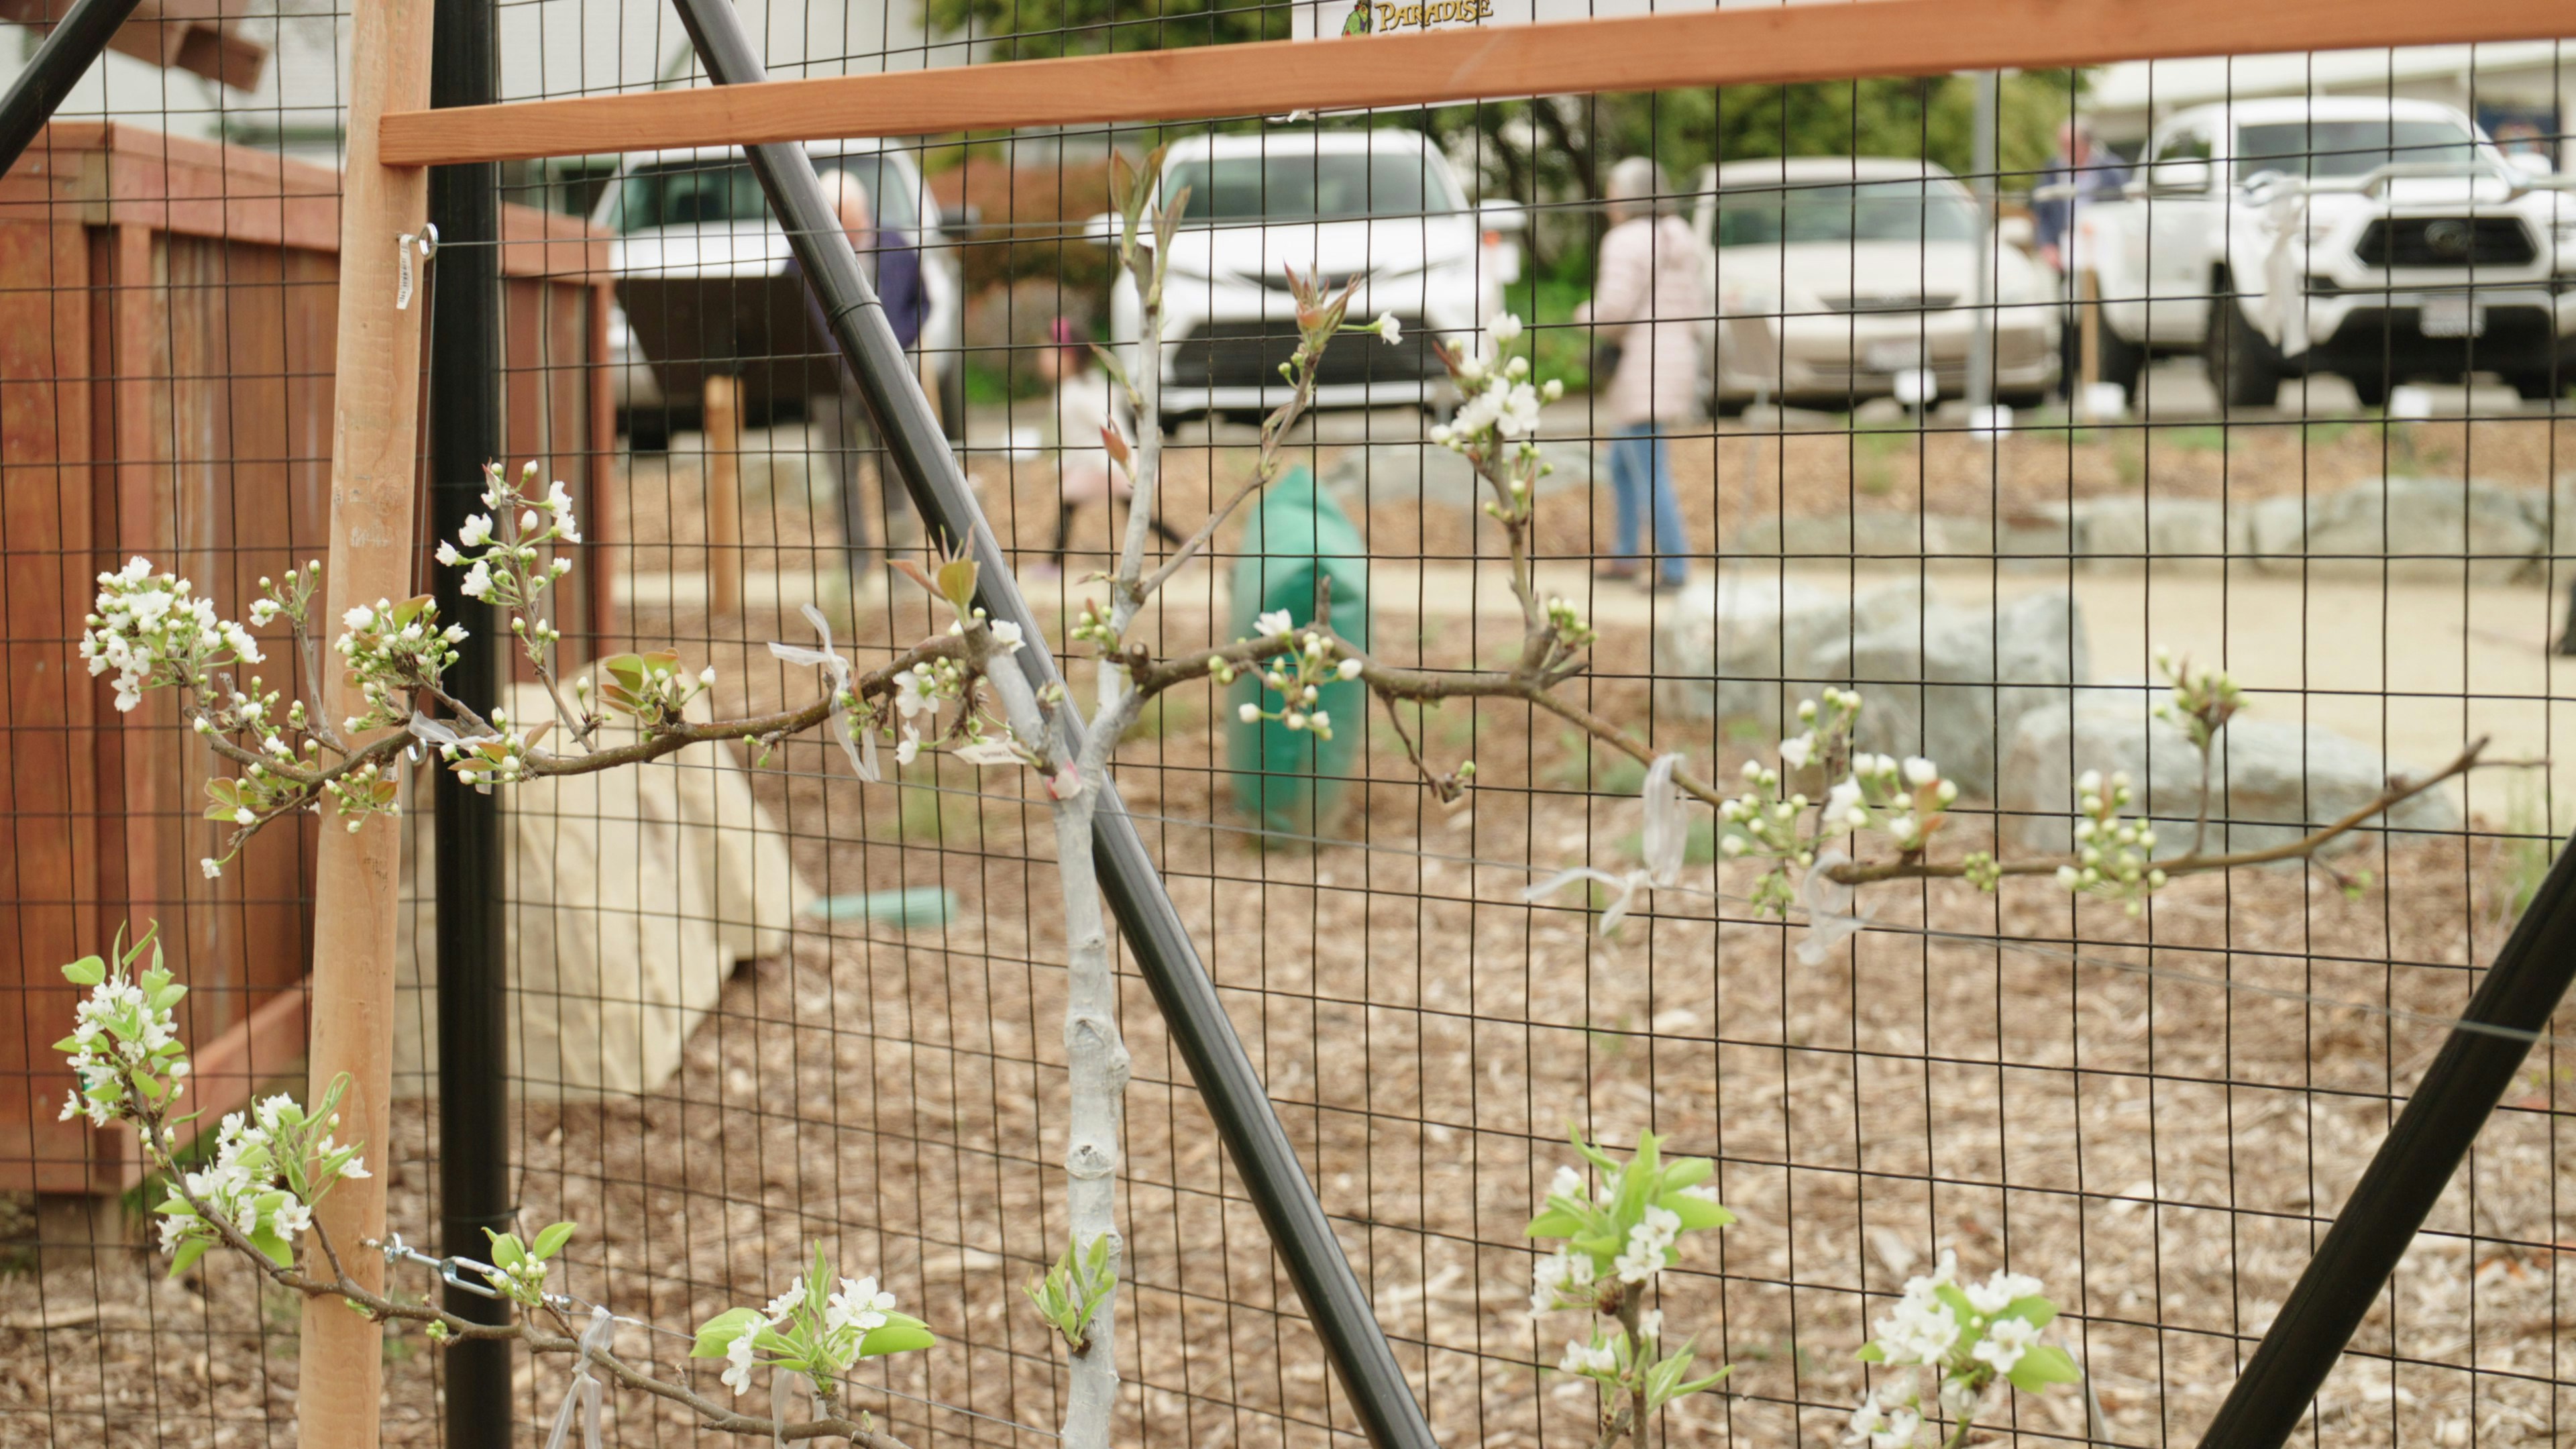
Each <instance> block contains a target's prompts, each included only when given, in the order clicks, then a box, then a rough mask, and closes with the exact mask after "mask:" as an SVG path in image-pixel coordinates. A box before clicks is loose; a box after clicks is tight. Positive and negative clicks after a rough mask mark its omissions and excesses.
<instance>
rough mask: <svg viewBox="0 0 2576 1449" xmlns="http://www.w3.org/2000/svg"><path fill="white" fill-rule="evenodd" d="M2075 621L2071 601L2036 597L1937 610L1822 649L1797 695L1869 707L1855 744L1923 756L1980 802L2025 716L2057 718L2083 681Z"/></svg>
mask: <svg viewBox="0 0 2576 1449" xmlns="http://www.w3.org/2000/svg"><path fill="white" fill-rule="evenodd" d="M2086 653H2087V651H2086V646H2085V641H2084V615H2083V611H2082V610H2081V609H2079V608H2078V607H2077V606H2076V603H2075V598H2074V596H2073V595H2072V594H2069V593H2066V592H2064V591H2053V592H2049V593H2040V594H2033V595H2031V596H2029V597H2028V598H2025V599H2022V600H2020V601H2018V602H2016V603H2013V604H2010V605H2007V606H2005V607H2004V608H2002V609H2000V610H1986V609H1956V608H1950V607H1947V606H1944V605H1939V604H1935V605H1932V606H1931V607H1930V608H1928V609H1920V610H1916V611H1913V612H1911V613H1909V614H1908V615H1906V616H1903V617H1898V618H1892V619H1887V620H1884V621H1880V622H1877V624H1876V627H1873V628H1870V629H1868V630H1867V631H1866V632H1858V633H1846V634H1843V635H1840V636H1839V637H1828V638H1825V639H1822V640H1820V641H1819V647H1818V648H1817V649H1816V651H1815V653H1814V655H1813V656H1812V658H1811V660H1809V661H1808V664H1809V668H1808V669H1807V670H1806V671H1805V672H1804V673H1801V672H1800V670H1799V669H1798V667H1797V665H1798V662H1799V661H1796V660H1793V661H1792V663H1791V668H1790V669H1789V670H1788V671H1787V672H1788V673H1789V674H1790V675H1791V676H1792V677H1793V679H1795V680H1797V683H1796V685H1795V686H1794V687H1795V688H1796V691H1797V692H1798V693H1799V694H1800V695H1809V694H1813V693H1814V692H1816V690H1818V689H1820V688H1822V687H1823V686H1824V685H1827V684H1834V685H1840V686H1843V687H1845V688H1849V689H1856V690H1858V691H1859V692H1860V694H1861V697H1862V698H1863V699H1864V700H1865V701H1867V707H1866V708H1865V709H1864V710H1863V711H1862V713H1861V721H1860V744H1861V745H1862V747H1863V748H1866V749H1871V750H1876V751H1879V752H1880V753H1883V754H1891V755H1928V756H1930V757H1931V758H1932V759H1933V760H1935V761H1937V762H1938V763H1939V764H1940V766H1941V770H1942V773H1943V774H1944V775H1946V776H1947V777H1948V778H1950V779H1952V780H1955V781H1957V782H1958V785H1959V788H1960V789H1962V790H1964V791H1967V792H1968V793H1970V794H1972V795H1982V796H1985V797H1987V798H1989V799H1991V798H1993V797H1994V793H1995V780H1996V774H1995V768H1996V763H1997V759H1998V757H1999V756H2000V755H2001V754H2002V753H2003V750H2004V747H2005V745H2006V744H2007V743H2008V742H2009V741H2011V739H2012V738H2013V735H2014V732H2015V731H2016V730H2017V729H2019V727H2020V725H2021V721H2022V719H2023V717H2024V716H2025V715H2028V714H2029V713H2031V712H2032V711H2034V710H2040V709H2046V708H2049V707H2051V706H2058V707H2063V706H2064V705H2065V704H2066V702H2067V701H2068V699H2069V691H2070V689H2071V688H2072V687H2073V686H2075V685H2077V684H2081V683H2083V682H2084V680H2085V678H2086V666H2087V659H2086Z"/></svg>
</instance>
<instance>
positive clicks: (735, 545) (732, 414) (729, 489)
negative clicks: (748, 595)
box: [702, 372, 742, 616]
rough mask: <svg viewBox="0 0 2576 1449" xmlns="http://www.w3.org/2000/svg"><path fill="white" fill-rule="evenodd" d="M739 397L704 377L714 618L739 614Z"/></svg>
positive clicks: (727, 381)
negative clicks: (705, 379) (715, 616)
mask: <svg viewBox="0 0 2576 1449" xmlns="http://www.w3.org/2000/svg"><path fill="white" fill-rule="evenodd" d="M741 397H742V391H741V384H739V383H737V382H736V381H735V380H734V379H732V378H730V377H727V376H725V375H724V374H723V373H720V372H710V373H708V374H707V381H706V391H705V393H704V395H703V398H702V401H703V403H704V411H705V413H706V419H707V608H708V610H709V612H711V613H714V614H717V615H719V616H723V615H732V614H739V613H741V612H742V406H741Z"/></svg>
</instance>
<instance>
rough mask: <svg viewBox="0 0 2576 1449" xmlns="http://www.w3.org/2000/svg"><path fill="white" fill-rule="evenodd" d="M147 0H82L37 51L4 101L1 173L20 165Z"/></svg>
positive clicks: (0, 106)
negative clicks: (41, 132)
mask: <svg viewBox="0 0 2576 1449" xmlns="http://www.w3.org/2000/svg"><path fill="white" fill-rule="evenodd" d="M140 3H141V0H79V3H78V4H75V5H74V6H72V8H71V13H70V14H68V15H65V16H64V17H63V19H62V23H61V24H59V25H56V26H55V27H54V28H53V32H52V33H51V34H49V35H47V36H46V37H45V43H44V44H42V45H40V46H37V47H36V53H35V54H34V55H32V56H30V57H28V59H27V68H26V69H25V70H22V71H20V72H18V79H17V80H16V81H14V82H12V83H11V84H10V86H9V94H8V95H6V96H0V171H7V170H8V169H9V168H10V167H12V166H15V165H17V164H18V158H19V157H20V156H22V155H24V154H25V153H26V150H27V143H29V142H31V141H33V140H35V139H36V133H37V132H38V131H41V130H43V129H45V123H46V122H47V121H50V120H52V119H53V118H54V111H55V109H56V108H57V107H59V106H61V105H62V103H63V97H65V96H67V95H70V94H71V93H72V87H74V86H76V85H79V84H80V78H81V77H82V76H85V75H87V74H89V68H90V67H91V66H93V65H95V64H97V63H98V58H99V57H100V56H102V55H104V54H106V53H107V43H108V42H109V41H111V40H114V39H115V38H116V32H118V31H119V30H122V29H124V28H125V22H126V21H127V20H128V19H129V18H131V17H132V16H133V14H134V7H135V6H136V5H138V4H140Z"/></svg>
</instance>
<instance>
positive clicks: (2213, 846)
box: [1996, 684, 2460, 854]
mask: <svg viewBox="0 0 2576 1449" xmlns="http://www.w3.org/2000/svg"><path fill="white" fill-rule="evenodd" d="M2078 695H2079V697H2078V698H2076V699H2075V700H2073V701H2072V702H2071V703H2069V702H2064V701H2061V702H2059V703H2056V704H2052V705H2050V706H2048V707H2047V708H2044V709H2037V710H2033V711H2031V712H2030V713H2029V714H2027V715H2025V716H2023V718H2022V720H2021V723H2020V728H2019V729H2018V730H2017V731H2016V732H2015V733H2014V734H2013V736H2012V740H2011V744H2010V747H2009V749H2008V750H2007V752H2006V754H2005V757H2004V766H2003V786H2002V789H2001V791H2000V793H1999V794H1998V795H1997V797H1996V801H1997V804H1998V805H1999V806H2000V807H2001V810H2002V814H2003V827H2002V829H2003V837H2004V840H2005V841H2006V843H2007V844H2009V845H2012V846H2015V847H2018V848H2019V849H2021V850H2023V851H2027V852H2038V853H2043V854H2055V853H2058V852H2062V851H2065V850H2067V849H2068V848H2070V846H2071V845H2072V843H2073V829H2074V825H2073V821H2074V814H2075V806H2076V799H2075V797H2076V791H2075V781H2076V779H2077V778H2078V777H2079V776H2081V775H2082V774H2083V773H2084V772H2085V771H2087V770H2099V771H2101V772H2102V773H2103V774H2105V775H2109V774H2111V773H2113V772H2114V771H2126V772H2127V773H2128V775H2129V778H2130V780H2131V781H2132V782H2133V784H2135V785H2137V786H2140V787H2141V789H2140V799H2139V800H2138V801H2137V803H2136V804H2134V805H2132V806H2131V807H2130V808H2131V813H2132V814H2133V815H2136V814H2143V815H2146V816H2148V817H2149V818H2151V819H2153V820H2154V821H2155V824H2156V830H2157V832H2158V835H2159V837H2160V838H2159V841H2158V853H2160V854H2169V853H2176V852H2180V851H2183V850H2187V849H2189V848H2190V847H2191V836H2192V826H2193V822H2194V821H2195V820H2197V819H2198V817H2199V815H2200V813H2201V764H2200V755H2199V752H2198V751H2195V750H2194V749H2193V748H2192V747H2191V741H2190V739H2189V738H2188V737H2186V736H2185V735H2184V734H2183V732H2182V731H2181V730H2179V729H2177V728H2175V727H2174V726H2172V725H2169V724H2166V723H2164V722H2163V721H2161V720H2158V719H2156V718H2155V717H2154V716H2153V714H2152V713H2151V711H2152V710H2153V709H2154V708H2155V706H2156V704H2157V703H2158V702H2159V701H2161V700H2163V699H2164V698H2165V697H2166V691H2165V690H2164V689H2163V688H2162V687H2161V686H2148V685H2144V684H2140V685H2135V686H2129V687H2125V688H2120V689H2108V688H2100V687H2097V688H2092V689H2086V690H2081V691H2078ZM2420 773H2421V772H2420V771H2414V770H2410V769H2409V768H2408V767H2406V766H2404V765H2392V764H2391V763H2389V761H2388V760H2387V758H2386V757H2385V756H2383V755H2382V754H2381V753H2380V752H2379V751H2377V750H2374V749H2372V748H2370V747H2369V746H2367V745H2365V744H2362V743H2361V742H2359V741H2358V740H2354V739H2351V738H2348V737H2346V736H2344V735H2339V734H2337V733H2335V732H2334V731H2332V730H2329V729H2325V728H2322V727H2319V726H2316V725H2298V724H2293V723H2288V722H2284V721H2279V720H2266V719H2263V718H2261V717H2260V716H2257V715H2239V716H2237V717H2236V719H2235V720H2234V721H2233V722H2232V723H2230V724H2229V725H2228V726H2227V728H2226V729H2225V730H2223V731H2221V732H2220V734H2219V737H2218V743H2217V749H2216V754H2215V758H2214V760H2213V762H2212V767H2211V771H2210V793H2211V795H2212V796H2213V797H2214V798H2212V799H2211V800H2210V802H2209V816H2210V826H2209V834H2208V838H2207V841H2206V842H2205V845H2204V848H2205V849H2207V850H2209V851H2212V852H2218V851H2238V850H2263V849H2268V848H2270V847H2273V846H2276V845H2282V844H2286V843H2288V842H2290V841H2294V840H2296V839H2298V838H2299V837H2300V836H2302V835H2305V834H2306V833H2308V831H2309V830H2311V829H2313V828H2314V827H2315V826H2317V825H2321V824H2325V823H2327V822H2329V821H2333V820H2336V819H2339V818H2341V817H2343V816H2345V815H2348V814H2350V813H2352V812H2353V811H2355V810H2357V809H2360V808H2361V807H2362V806H2364V805H2366V804H2368V803H2369V802H2370V800H2371V799H2372V798H2373V797H2375V796H2377V795H2378V794H2379V793H2380V791H2381V790H2382V789H2383V788H2385V786H2386V783H2387V780H2388V778H2389V776H2390V775H2392V774H2397V775H2408V774H2420ZM2388 823H2389V824H2390V825H2391V826H2393V827H2395V828H2396V829H2398V830H2402V831H2444V830H2456V829H2458V828H2459V824H2460V816H2459V811H2458V810H2457V808H2455V807H2454V806H2453V804H2452V802H2451V798H2450V796H2449V794H2448V793H2446V792H2444V791H2440V790H2433V791H2428V792H2426V793H2424V794H2422V795H2418V796H2416V797H2415V798H2414V799H2412V800H2409V801H2407V802H2406V803H2405V804H2403V805H2400V806H2399V807H2398V808H2397V809H2396V810H2395V811H2394V812H2393V813H2392V815H2391V817H2390V819H2389V821H2388ZM2363 838H2364V837H2362V836H2358V835H2355V836H2347V837H2345V838H2344V840H2343V841H2342V842H2339V843H2338V848H2348V847H2349V846H2350V845H2356V844H2359V843H2360V841H2361V840H2362V839H2363Z"/></svg>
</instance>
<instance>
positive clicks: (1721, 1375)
mask: <svg viewBox="0 0 2576 1449" xmlns="http://www.w3.org/2000/svg"><path fill="white" fill-rule="evenodd" d="M1733 1372H1735V1365H1733V1364H1728V1365H1727V1366H1726V1367H1724V1368H1722V1369H1719V1370H1718V1371H1717V1372H1715V1373H1713V1374H1710V1375H1709V1376H1708V1377H1707V1378H1704V1379H1693V1380H1691V1381H1690V1382H1689V1383H1686V1384H1682V1385H1679V1386H1678V1387H1676V1388H1675V1389H1674V1390H1673V1392H1672V1395H1671V1397H1673V1398H1676V1399H1686V1398H1689V1397H1690V1396H1691V1395H1693V1394H1698V1393H1705V1392H1707V1391H1708V1390H1710V1389H1713V1388H1715V1387H1717V1386H1718V1384H1719V1383H1721V1382H1723V1381H1724V1380H1725V1378H1726V1376H1727V1375H1728V1374H1731V1373H1733Z"/></svg>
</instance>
